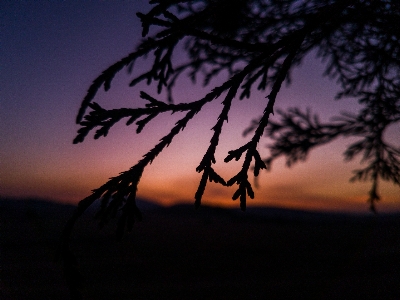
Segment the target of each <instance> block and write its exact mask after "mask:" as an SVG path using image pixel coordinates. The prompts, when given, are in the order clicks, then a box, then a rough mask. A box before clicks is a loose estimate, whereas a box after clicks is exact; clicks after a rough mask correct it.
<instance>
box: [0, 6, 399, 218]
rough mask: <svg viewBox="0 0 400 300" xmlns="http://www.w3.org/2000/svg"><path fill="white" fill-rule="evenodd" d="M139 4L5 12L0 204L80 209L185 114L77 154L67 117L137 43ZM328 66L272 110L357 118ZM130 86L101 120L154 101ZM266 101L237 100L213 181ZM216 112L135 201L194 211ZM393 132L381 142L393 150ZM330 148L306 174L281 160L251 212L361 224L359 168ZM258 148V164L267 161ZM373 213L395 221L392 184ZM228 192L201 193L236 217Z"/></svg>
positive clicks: (317, 65)
mask: <svg viewBox="0 0 400 300" xmlns="http://www.w3.org/2000/svg"><path fill="white" fill-rule="evenodd" d="M148 8H149V6H148V5H147V4H146V1H143V0H141V1H137V0H131V1H128V0H125V1H122V0H121V1H100V0H99V1H61V0H59V1H2V2H1V4H0V18H1V21H0V22H1V32H0V35H1V38H0V41H1V45H0V55H1V56H0V60H1V73H0V76H1V85H0V196H7V197H40V198H46V199H51V200H54V201H59V202H63V203H75V204H76V203H77V202H78V201H79V200H81V199H82V198H83V197H85V196H87V195H89V194H90V191H91V190H92V189H94V188H97V187H99V186H100V185H101V184H103V183H104V182H106V181H107V179H108V178H109V177H111V176H115V175H118V174H119V172H121V171H124V170H127V169H128V168H129V167H130V166H132V165H134V164H135V163H136V162H137V161H138V160H139V159H140V158H141V156H142V155H143V154H145V153H146V152H147V151H148V150H150V149H151V148H152V147H153V146H154V145H155V144H156V143H157V142H158V140H159V139H160V138H161V137H163V136H164V135H165V134H167V133H168V132H169V130H170V129H171V127H172V126H173V125H174V123H175V122H176V121H177V120H178V119H179V118H181V117H182V116H183V115H182V114H176V115H172V116H171V115H170V114H165V115H162V116H161V117H159V118H157V119H155V120H153V121H152V122H151V123H150V124H149V125H148V126H147V127H146V128H145V129H144V130H143V131H142V133H141V134H140V135H137V134H136V133H135V130H136V128H135V127H134V126H131V127H126V126H125V122H121V124H118V125H117V126H114V127H113V128H112V129H111V130H110V132H109V135H108V136H107V137H106V138H100V139H99V140H94V139H93V134H91V135H89V136H88V137H87V139H86V140H85V141H84V142H83V143H81V144H78V145H73V144H72V140H73V138H74V137H75V134H76V131H77V130H78V128H79V126H78V125H77V124H75V117H76V114H77V112H78V108H79V105H80V102H81V100H82V99H83V97H84V95H85V93H86V91H87V88H88V87H89V85H90V83H91V81H92V80H93V79H94V78H95V77H97V76H98V75H99V74H100V73H101V71H103V70H104V69H106V68H107V67H108V66H109V65H111V64H112V63H114V62H115V61H117V60H118V59H120V58H122V57H124V56H125V55H127V54H128V53H130V52H132V51H133V50H134V48H135V46H136V45H137V44H138V42H139V41H140V38H141V27H140V23H139V20H138V18H137V17H136V15H135V14H136V12H138V11H141V12H146V11H147V10H148ZM146 66H147V67H148V64H146V61H142V62H139V63H138V64H136V65H135V67H136V69H135V71H134V72H135V74H138V73H139V72H140V71H141V70H145V68H146ZM323 70H324V65H323V64H322V63H321V62H320V61H319V60H317V59H316V58H315V55H310V56H309V57H307V58H306V60H305V62H304V63H303V64H302V65H301V66H300V67H298V68H297V69H296V71H295V72H294V73H293V77H292V84H291V85H290V86H288V87H284V88H283V90H282V91H281V93H280V94H279V96H278V98H277V101H276V107H277V108H287V107H290V106H299V107H301V108H306V107H310V108H311V109H312V111H313V112H318V113H319V114H320V116H321V119H322V120H329V118H330V116H332V115H337V114H338V113H339V112H340V111H344V110H346V111H356V110H357V108H358V105H357V103H356V102H355V101H354V100H353V99H345V100H340V101H339V102H338V101H335V100H333V98H334V96H335V93H336V91H337V90H338V87H337V86H336V84H335V82H334V81H331V80H329V79H328V78H325V77H322V76H321V75H322V73H323ZM132 76H133V75H129V74H127V72H124V71H123V72H121V73H120V74H119V75H118V76H117V77H116V78H115V81H114V83H113V84H112V87H111V90H110V91H108V92H107V93H105V92H103V91H101V92H100V93H99V94H98V95H97V98H95V101H96V102H99V103H100V104H101V105H103V106H104V107H106V108H118V107H140V106H143V105H144V102H143V100H141V99H140V98H139V92H140V90H144V91H146V92H147V93H149V94H150V95H152V96H155V97H158V98H162V97H163V96H162V95H160V96H157V94H156V90H155V88H154V87H151V86H146V85H140V86H138V87H135V88H129V87H128V83H129V81H130V79H132ZM218 83H221V80H216V81H212V82H211V85H210V86H209V87H207V88H206V89H202V88H200V87H198V86H192V85H191V83H190V81H189V80H187V81H184V82H181V83H180V84H179V86H178V87H177V89H176V91H175V93H174V95H175V97H176V99H177V101H187V100H190V101H192V100H197V99H200V98H202V97H203V96H204V94H205V93H206V92H207V91H208V90H210V89H211V88H212V87H213V86H216V85H218ZM267 94H268V92H265V93H256V92H254V93H253V94H252V97H251V98H250V99H245V100H242V101H239V99H235V100H234V103H233V109H232V111H231V113H230V116H229V123H226V124H225V125H224V130H223V131H224V133H223V135H222V138H221V140H220V146H219V148H218V149H217V157H216V159H217V165H216V166H215V169H216V170H217V172H219V173H220V174H221V175H222V176H223V177H224V178H225V179H229V178H230V177H232V176H233V175H235V174H236V173H237V172H238V171H239V168H240V166H241V161H239V163H236V162H233V163H232V162H230V163H229V164H225V163H224V162H223V159H224V158H225V157H226V155H227V152H228V151H229V150H232V149H236V148H238V147H240V146H242V145H243V144H245V143H246V142H247V141H248V139H249V137H247V138H245V137H243V136H242V132H243V130H244V129H245V128H246V127H247V126H248V125H249V124H250V121H251V120H252V119H253V118H256V117H258V116H259V115H260V113H261V112H262V111H263V109H264V107H265V105H266V99H265V96H266V95H267ZM221 101H222V98H221V99H220V100H217V101H216V102H215V103H213V104H210V105H208V106H206V107H205V109H204V111H202V112H201V113H199V114H198V115H197V116H196V117H195V118H194V119H193V120H192V121H191V122H190V123H189V126H188V127H187V128H186V129H185V130H184V131H183V132H182V133H181V134H179V136H177V137H176V138H175V139H174V141H173V143H172V144H171V145H170V146H169V147H168V148H167V149H166V150H165V151H164V152H163V153H162V154H161V155H160V156H158V158H157V159H156V160H155V161H154V162H153V164H152V165H151V166H149V167H148V168H147V169H145V172H144V174H143V177H142V181H141V182H140V184H139V190H138V196H139V197H141V198H147V199H151V200H152V201H155V202H157V203H161V204H165V205H172V204H174V203H180V202H186V203H192V202H193V201H194V194H195V192H196V189H197V186H198V183H199V180H200V178H201V174H199V173H197V172H196V171H195V169H196V167H197V165H198V164H199V162H200V161H201V159H202V157H203V155H204V153H205V151H206V149H207V147H208V143H209V140H210V138H211V135H212V131H211V130H210V129H211V128H212V127H213V126H214V124H215V122H216V117H217V116H218V114H219V112H220V109H222V106H221ZM399 129H400V128H399V126H397V127H396V128H391V129H390V130H389V131H388V132H387V139H388V140H390V141H392V142H393V143H397V144H398V143H399V141H400V134H399V132H400V130H399ZM352 141H354V140H352V139H342V140H338V141H336V142H334V143H332V144H329V145H327V146H324V147H321V148H319V149H317V150H316V151H314V152H312V153H311V155H310V157H309V159H308V160H307V162H306V163H300V164H297V165H295V166H294V167H292V168H290V169H289V168H287V167H285V162H284V160H278V161H277V162H276V163H275V164H274V165H273V167H272V171H271V172H268V173H267V172H264V173H262V174H261V175H260V178H259V185H260V186H259V188H258V189H256V190H255V193H256V198H255V199H254V200H251V199H249V200H248V205H257V206H260V205H267V206H279V207H291V208H302V209H319V210H335V211H357V212H367V211H368V205H367V204H366V200H367V194H368V191H369V188H370V183H350V182H349V178H350V177H351V176H352V173H351V171H352V170H353V169H355V168H357V167H359V161H358V160H357V161H354V162H351V163H348V162H344V161H343V155H342V153H343V152H344V150H345V148H346V145H348V144H349V143H351V142H352ZM267 143H268V140H267V139H265V140H262V141H261V143H260V145H259V150H260V152H261V154H264V155H263V156H264V157H265V156H266V155H267V153H268V152H267V151H266V149H265V145H266V144H267ZM380 190H381V194H382V201H381V202H380V203H378V206H377V209H378V211H399V210H400V196H399V195H400V189H399V187H398V186H394V185H393V184H391V183H382V184H381V186H380ZM234 191H235V187H232V188H225V187H222V186H221V185H217V184H214V183H213V184H208V185H207V188H206V192H205V195H204V200H203V203H204V204H208V205H220V206H236V207H238V206H239V203H238V202H237V201H235V202H234V201H232V200H231V196H232V194H233V192H234Z"/></svg>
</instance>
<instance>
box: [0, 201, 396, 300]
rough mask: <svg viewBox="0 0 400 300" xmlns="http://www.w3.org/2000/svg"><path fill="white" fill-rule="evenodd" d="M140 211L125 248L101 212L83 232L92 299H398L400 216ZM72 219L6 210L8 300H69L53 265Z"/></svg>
mask: <svg viewBox="0 0 400 300" xmlns="http://www.w3.org/2000/svg"><path fill="white" fill-rule="evenodd" d="M138 205H142V206H143V207H145V206H146V205H147V209H146V210H143V214H144V216H143V221H142V222H138V223H137V224H135V227H134V230H133V232H132V233H131V234H129V235H126V236H125V237H124V239H123V240H122V241H121V242H116V241H115V230H114V229H115V224H109V226H106V227H105V228H103V229H102V230H97V227H98V224H97V222H95V221H93V214H94V212H95V211H89V212H88V213H87V214H85V215H84V217H83V218H81V219H80V220H79V222H78V223H77V227H76V230H75V231H74V235H73V237H72V243H71V246H72V248H73V249H74V251H75V252H76V254H77V258H78V260H79V262H80V267H81V272H82V277H83V279H84V282H85V287H86V290H85V295H86V296H87V298H89V299H361V298H362V299H399V295H400V286H399V284H398V283H399V282H400V255H399V254H400V239H399V236H400V215H399V214H392V215H378V216H372V215H369V216H368V215H358V216H356V215H349V214H333V213H317V212H307V211H295V210H284V209H279V208H249V209H248V211H247V212H246V213H243V212H241V211H239V210H238V209H222V208H216V207H206V206H202V207H200V208H199V209H198V210H195V209H194V208H193V206H192V205H175V206H171V207H161V206H157V205H153V204H151V203H149V202H147V201H144V202H139V203H138ZM143 207H141V209H142V208H143ZM73 209H74V206H70V205H60V204H56V203H52V202H44V201H38V200H34V201H33V200H19V201H16V200H12V199H11V200H10V199H9V200H4V199H2V200H0V220H1V266H2V270H1V279H2V287H1V293H2V294H1V295H0V298H1V299H69V293H68V290H67V287H66V284H65V282H64V279H63V275H62V272H63V271H62V266H61V264H57V263H54V262H53V259H54V252H55V249H56V246H57V242H58V240H59V237H60V231H61V229H62V226H63V225H64V224H65V221H66V220H67V219H68V217H69V216H70V214H71V212H72V211H73Z"/></svg>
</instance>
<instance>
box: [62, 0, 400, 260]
mask: <svg viewBox="0 0 400 300" xmlns="http://www.w3.org/2000/svg"><path fill="white" fill-rule="evenodd" d="M150 3H151V4H153V5H154V6H153V8H152V9H151V10H150V11H149V12H148V13H147V14H143V13H138V14H137V16H138V17H139V18H140V20H141V22H142V27H143V32H142V35H143V37H145V39H143V40H142V41H141V42H140V44H139V46H138V47H137V49H136V51H134V52H133V53H131V54H129V55H128V56H126V57H124V58H122V59H121V60H120V61H118V62H116V63H115V64H113V65H111V66H110V67H109V68H107V69H106V70H105V71H103V72H102V74H101V75H100V76H98V77H97V78H96V79H95V80H94V81H93V83H92V85H91V86H90V87H89V90H88V92H87V94H86V96H85V98H84V99H83V101H82V105H81V107H80V110H79V113H78V116H77V119H76V122H77V123H78V124H79V125H80V126H81V127H80V129H79V130H78V134H77V136H76V138H75V139H74V143H80V142H83V141H84V139H85V137H86V136H87V135H88V134H89V133H91V132H92V131H94V138H95V139H97V138H100V137H102V136H104V137H105V136H107V134H108V132H109V130H110V129H111V127H112V126H113V125H114V124H116V123H117V122H119V121H122V120H123V119H124V120H127V121H126V125H127V126H129V125H132V124H134V125H136V126H137V129H136V131H137V133H140V132H141V130H142V129H143V128H144V127H145V126H146V125H147V124H148V123H149V122H150V121H151V120H152V119H154V118H156V117H157V116H158V115H159V114H162V113H165V112H184V113H185V115H184V117H183V118H181V119H180V120H179V121H178V122H177V123H176V124H175V126H174V127H173V128H172V129H171V131H170V132H169V133H168V134H167V135H166V136H164V137H163V138H162V139H161V140H160V142H159V143H158V144H156V145H155V146H154V148H152V149H151V150H150V151H148V152H147V153H146V154H144V156H143V158H142V159H141V160H140V161H138V163H137V164H136V165H134V166H132V167H131V168H130V169H129V170H127V171H124V172H122V173H120V175H118V176H116V177H112V178H111V179H110V180H109V181H108V182H106V183H105V184H104V185H102V186H101V187H99V188H97V189H95V190H93V192H92V194H91V195H90V196H88V197H86V198H85V199H83V200H82V201H81V202H80V203H79V205H78V208H77V210H76V212H75V214H74V215H73V217H72V218H71V220H70V221H69V223H68V224H67V226H66V228H65V231H64V236H63V239H64V244H63V245H64V248H63V249H64V250H65V251H63V253H64V257H69V256H68V255H69V254H68V253H69V250H68V239H69V235H70V232H71V230H72V228H73V225H74V223H75V221H76V219H78V218H79V216H80V215H81V214H82V213H83V212H84V211H85V210H86V209H87V208H88V207H89V206H90V205H91V204H92V203H93V202H95V201H97V200H99V199H100V200H101V208H100V210H99V212H98V214H97V217H98V218H99V219H100V223H101V224H104V223H106V222H107V221H108V220H109V219H110V218H112V217H115V216H116V215H117V213H118V212H119V211H120V214H119V219H118V226H117V235H118V237H121V236H122V235H123V232H124V231H125V229H128V230H131V229H132V227H133V224H134V222H135V220H137V219H140V218H141V213H140V210H139V209H138V207H137V206H136V203H135V198H136V190H137V186H138V184H139V182H140V178H141V175H142V173H143V171H144V169H145V168H146V166H147V165H148V164H150V163H151V162H152V161H153V160H154V159H155V158H156V157H157V155H158V154H160V153H161V152H162V151H163V149H165V147H167V146H168V145H169V144H170V143H171V142H172V141H173V139H174V137H175V136H176V135H177V134H179V132H180V131H181V130H183V129H184V128H185V127H186V126H187V125H188V124H189V121H190V120H191V119H192V118H193V117H194V116H195V115H196V114H197V113H198V112H199V111H201V110H202V108H203V107H204V106H205V105H206V104H207V103H210V102H213V101H216V99H220V98H223V102H222V103H223V107H222V110H221V112H220V114H219V117H218V119H217V120H216V123H215V125H214V127H213V136H212V138H211V140H210V144H209V147H208V149H207V151H206V153H205V154H204V156H203V158H202V159H201V160H200V162H199V165H198V167H197V168H196V171H197V172H199V173H202V177H201V180H200V183H199V186H198V189H197V191H196V192H195V196H194V198H195V206H196V207H198V206H199V205H200V204H201V199H202V195H203V193H204V190H205V188H206V185H207V181H214V182H216V183H219V184H221V185H224V186H232V185H237V190H236V192H235V193H234V194H233V196H232V198H233V199H234V200H235V199H240V207H241V209H242V210H245V209H246V198H247V197H250V198H253V197H254V196H255V195H254V191H253V188H252V184H251V183H250V180H249V175H250V174H251V173H252V174H254V176H258V174H259V173H260V171H261V170H262V169H270V167H271V164H272V162H273V161H274V160H275V159H276V158H277V157H280V156H284V157H286V160H287V165H289V166H290V165H292V164H294V163H296V162H298V161H302V160H305V159H306V158H307V155H308V154H309V152H310V151H311V150H312V149H314V148H315V147H317V146H319V145H322V144H325V143H329V142H331V141H332V140H334V139H335V138H337V137H339V136H356V137H359V140H358V141H357V142H355V143H354V144H352V145H350V146H349V147H348V149H347V150H346V152H345V159H347V160H352V159H354V158H355V157H358V156H362V159H361V160H362V161H364V162H365V163H366V167H365V168H363V169H360V170H356V171H355V172H354V176H353V178H352V180H368V181H371V183H372V187H371V190H370V191H369V200H368V201H369V204H370V208H371V210H373V211H374V210H375V202H376V201H377V200H379V199H380V196H379V193H378V181H379V180H381V179H383V180H388V181H391V182H393V183H394V184H397V185H400V149H399V148H396V146H394V145H391V144H390V143H387V142H386V141H385V139H384V133H385V130H386V129H387V128H388V127H389V126H391V125H393V124H395V123H397V122H399V120H400V100H399V98H400V97H399V96H400V34H399V31H398V30H397V27H398V26H397V25H398V23H399V20H400V5H399V3H397V2H396V1H391V0H375V1H368V0H311V1H299V0H279V1H277V0H237V1H229V0H192V1H189V0H163V1H161V0H152V1H150ZM154 28H157V29H159V30H158V31H156V30H155V29H154ZM150 32H151V34H150ZM181 46H183V47H181ZM182 48H183V49H182ZM178 51H184V52H185V53H186V54H187V59H186V61H184V62H182V61H176V60H174V59H173V54H174V53H176V52H178ZM310 51H317V53H318V56H319V57H320V58H321V59H324V60H325V61H327V62H328V65H327V69H326V75H327V76H330V77H331V78H332V79H336V80H337V81H338V82H339V83H340V85H341V91H340V92H339V93H338V95H337V98H342V97H353V98H354V99H357V100H358V102H359V103H360V104H361V105H362V106H363V108H362V109H361V110H360V111H359V112H358V113H357V114H349V113H345V114H343V115H340V116H338V117H335V118H333V119H332V122H328V123H322V122H320V121H319V119H318V117H317V115H315V114H312V113H311V112H310V111H302V110H300V109H298V108H293V109H290V110H288V111H278V114H279V115H280V116H281V120H280V121H279V122H272V121H270V120H269V118H270V116H271V114H273V113H274V106H275V99H276V97H277V94H278V93H279V91H280V88H281V85H282V84H283V83H284V82H285V81H287V82H289V81H290V72H291V71H292V70H293V68H294V67H295V66H296V65H298V64H300V63H301V62H302V60H303V58H304V57H305V56H306V55H307V54H308V53H309V52H310ZM151 54H152V55H153V56H152V64H151V65H149V69H148V71H146V72H143V73H142V74H140V75H139V76H137V77H135V78H133V79H132V81H131V83H130V86H135V85H136V84H138V83H139V82H141V81H147V83H148V84H149V85H153V84H155V85H156V86H157V92H158V93H160V92H161V91H163V90H165V91H166V92H167V95H168V97H167V98H168V99H167V100H166V101H162V100H159V99H157V98H156V97H155V96H154V95H149V94H147V93H145V92H144V91H142V92H141V93H140V97H141V98H142V99H145V100H146V101H148V103H147V104H146V105H145V107H140V108H116V109H105V108H103V107H101V106H100V105H99V104H98V103H96V102H94V101H93V100H94V98H95V96H96V93H97V91H98V90H99V89H100V88H102V87H104V89H105V90H106V91H107V90H109V89H110V85H111V82H112V80H113V78H114V76H115V75H116V74H117V73H118V72H119V71H121V70H122V69H124V68H128V70H132V68H133V66H134V63H135V61H136V60H138V59H141V58H143V57H145V56H147V55H151ZM224 72H226V73H227V74H229V79H228V80H226V81H225V82H223V83H222V84H221V85H219V86H217V87H215V88H213V89H212V90H210V91H209V92H208V93H207V94H205V95H204V97H202V98H201V99H191V100H192V101H188V102H186V103H175V102H174V101H173V94H172V92H173V91H174V86H175V84H176V82H177V81H178V80H179V79H180V78H181V77H184V76H190V78H191V79H192V81H193V83H195V82H196V79H198V77H200V78H202V80H203V84H204V85H205V86H208V85H209V83H210V81H211V80H212V79H214V78H216V77H218V76H220V74H222V73H224ZM254 89H258V90H261V91H264V92H265V94H266V95H267V96H266V98H267V99H268V100H267V105H266V107H265V110H264V112H263V113H262V116H261V117H259V118H258V119H256V120H254V121H253V122H252V123H251V125H250V126H249V128H248V129H246V130H245V134H247V135H249V134H252V136H251V139H250V141H249V142H248V143H246V144H244V145H243V146H241V147H239V148H238V149H233V150H231V151H229V153H228V155H227V157H226V158H225V162H229V161H231V160H232V159H235V160H239V159H240V158H241V157H242V156H243V157H244V159H243V164H242V167H241V169H240V170H239V171H238V173H237V174H236V175H235V176H233V177H232V178H230V179H229V180H227V181H225V180H224V179H223V178H222V177H221V176H220V175H219V174H217V172H216V171H215V170H214V168H213V164H215V163H216V161H215V158H214V153H215V150H216V148H217V146H218V142H219V137H220V134H221V132H222V130H223V125H224V123H225V121H227V120H228V115H229V111H230V108H231V106H232V105H234V104H233V100H234V98H235V97H239V98H241V99H242V98H250V96H251V92H252V91H253V90H254ZM263 135H266V136H268V137H269V138H271V139H272V140H273V141H274V143H273V144H272V145H271V146H270V156H269V157H267V158H266V159H262V158H261V156H260V154H259V152H258V150H257V147H258V144H259V141H260V139H261V137H262V136H263ZM67 259H68V258H67Z"/></svg>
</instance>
